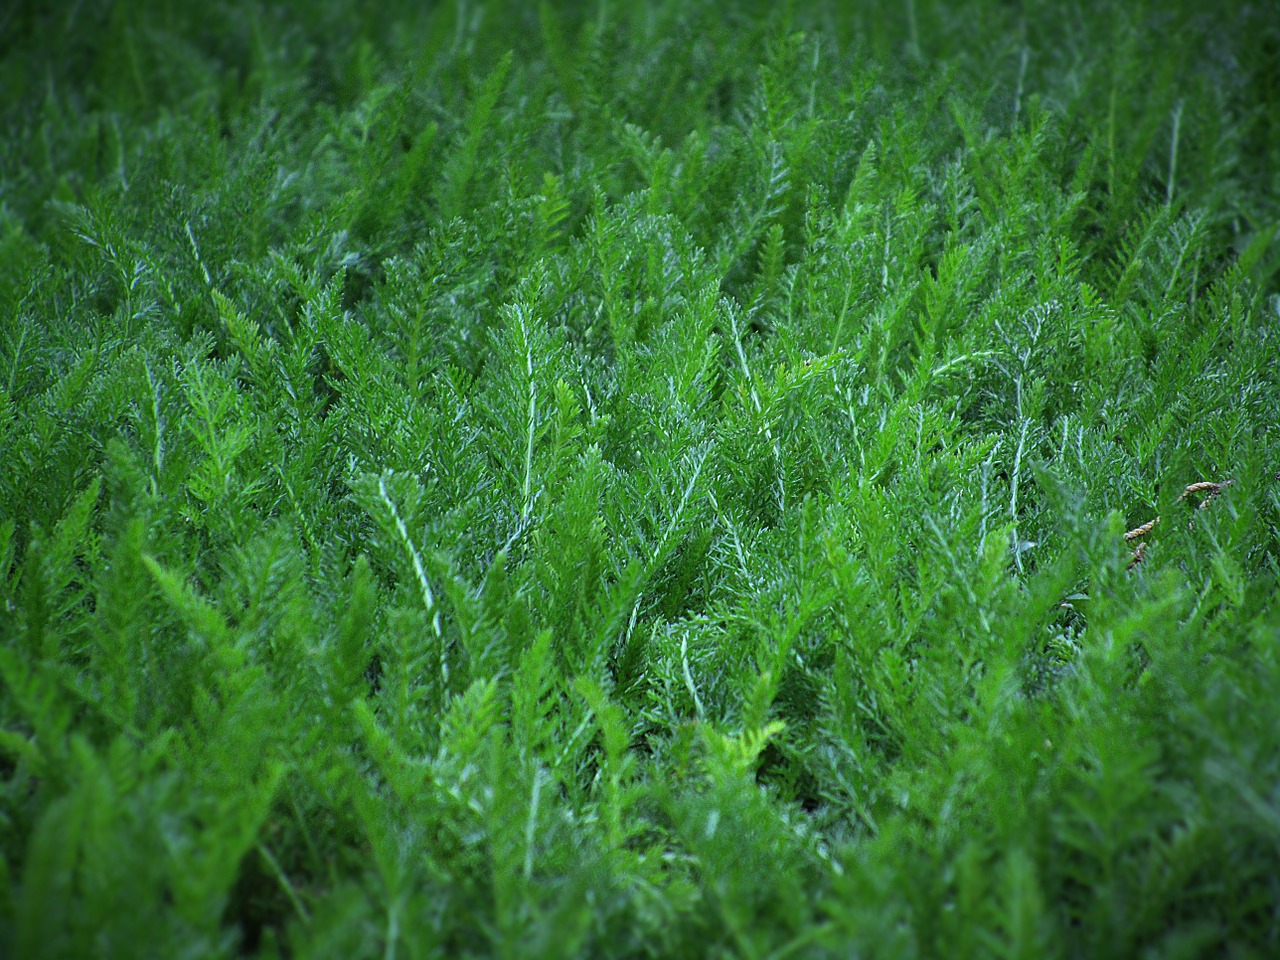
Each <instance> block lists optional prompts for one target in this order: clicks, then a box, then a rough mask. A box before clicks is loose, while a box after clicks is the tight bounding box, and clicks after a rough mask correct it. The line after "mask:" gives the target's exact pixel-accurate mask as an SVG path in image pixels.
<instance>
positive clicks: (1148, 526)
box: [1124, 517, 1160, 543]
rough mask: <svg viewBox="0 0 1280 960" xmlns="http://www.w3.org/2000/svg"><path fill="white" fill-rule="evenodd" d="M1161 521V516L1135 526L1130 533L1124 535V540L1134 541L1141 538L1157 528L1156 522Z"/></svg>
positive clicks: (1126, 541) (1127, 541)
mask: <svg viewBox="0 0 1280 960" xmlns="http://www.w3.org/2000/svg"><path fill="white" fill-rule="evenodd" d="M1159 522H1160V518H1159V517H1156V518H1155V519H1154V520H1148V521H1147V522H1146V523H1144V524H1143V525H1142V526H1140V527H1134V528H1133V529H1132V530H1130V531H1129V532H1128V533H1126V534H1125V535H1124V542H1125V543H1132V542H1133V541H1134V540H1141V539H1142V538H1143V537H1145V536H1146V535H1147V534H1148V533H1150V532H1151V531H1152V530H1154V529H1155V528H1156V524H1157V523H1159Z"/></svg>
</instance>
